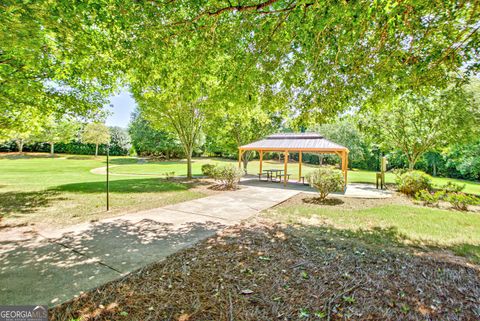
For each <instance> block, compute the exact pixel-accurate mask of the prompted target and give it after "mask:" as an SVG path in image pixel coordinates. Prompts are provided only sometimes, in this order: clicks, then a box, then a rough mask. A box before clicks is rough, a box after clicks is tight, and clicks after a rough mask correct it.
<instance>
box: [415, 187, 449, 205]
mask: <svg viewBox="0 0 480 321" xmlns="http://www.w3.org/2000/svg"><path fill="white" fill-rule="evenodd" d="M444 197H445V191H437V192H430V191H429V190H426V189H422V190H421V191H418V192H417V193H416V194H415V199H417V200H419V201H422V202H423V205H424V206H437V205H438V202H440V201H441V200H442V199H443V198H444Z"/></svg>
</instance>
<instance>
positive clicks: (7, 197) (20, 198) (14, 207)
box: [0, 190, 64, 217]
mask: <svg viewBox="0 0 480 321" xmlns="http://www.w3.org/2000/svg"><path fill="white" fill-rule="evenodd" d="M62 199H64V198H62V197H60V195H58V192H56V191H51V190H47V191H35V192H6V193H0V217H1V215H8V214H13V213H23V214H26V213H33V212H36V211H37V210H38V209H39V208H40V207H47V206H49V205H50V204H51V203H52V202H54V201H58V200H62Z"/></svg>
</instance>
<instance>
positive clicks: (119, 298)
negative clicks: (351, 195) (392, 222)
mask: <svg viewBox="0 0 480 321" xmlns="http://www.w3.org/2000/svg"><path fill="white" fill-rule="evenodd" d="M378 237H381V238H385V239H388V240H390V243H389V244H388V245H389V246H377V245H376V244H375V239H376V238H378ZM372 240H373V241H372ZM479 295H480V278H479V273H478V267H472V266H468V265H465V264H463V263H461V262H455V261H449V260H446V259H442V258H435V257H429V256H427V255H423V254H422V253H418V252H416V251H415V250H412V249H411V248H409V247H405V246H404V245H403V244H401V243H398V241H397V234H396V233H395V231H394V230H391V229H377V230H375V231H371V232H363V231H357V232H353V231H348V230H341V229H335V228H327V227H311V226H310V227H308V226H301V225H297V226H290V227H283V226H278V225H270V223H268V224H264V225H250V226H243V227H239V228H231V229H229V230H227V231H225V232H223V233H221V234H219V235H217V236H215V237H213V238H210V239H208V240H206V241H204V242H202V243H200V244H198V245H197V246H195V247H192V248H190V249H187V250H184V251H181V252H180V253H177V254H175V255H173V256H170V257H169V258H167V259H166V260H165V261H163V262H159V263H155V264H153V265H150V266H147V267H145V268H143V269H141V270H139V271H137V272H134V273H132V274H130V275H128V276H126V277H124V278H122V279H120V280H118V281H113V282H110V283H108V284H105V285H104V286H101V287H99V288H98V289H94V290H92V291H90V292H87V293H85V294H83V295H80V297H79V298H76V299H73V300H72V301H70V302H67V303H64V304H62V305H60V306H58V307H56V308H53V309H51V310H50V315H51V320H106V319H108V320H125V319H130V320H190V321H193V320H345V319H356V320H357V319H358V320H368V319H382V320H407V319H437V320H439V319H453V320H457V319H476V318H478V317H479V313H480V311H478V304H477V303H478V297H479Z"/></svg>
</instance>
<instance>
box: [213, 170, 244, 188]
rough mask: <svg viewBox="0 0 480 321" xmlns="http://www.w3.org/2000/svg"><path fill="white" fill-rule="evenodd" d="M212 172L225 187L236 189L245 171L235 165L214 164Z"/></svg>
mask: <svg viewBox="0 0 480 321" xmlns="http://www.w3.org/2000/svg"><path fill="white" fill-rule="evenodd" d="M212 174H213V178H214V179H215V180H217V181H219V182H220V184H221V185H223V187H224V188H225V189H236V188H237V186H238V183H239V182H240V178H241V177H242V176H243V171H242V170H241V169H240V168H238V167H237V166H235V165H225V166H214V168H213V173H212Z"/></svg>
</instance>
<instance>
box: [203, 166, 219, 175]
mask: <svg viewBox="0 0 480 321" xmlns="http://www.w3.org/2000/svg"><path fill="white" fill-rule="evenodd" d="M215 167H216V165H213V164H204V165H202V174H203V175H204V176H207V177H213V174H214V170H215Z"/></svg>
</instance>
